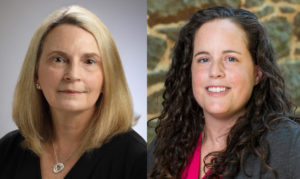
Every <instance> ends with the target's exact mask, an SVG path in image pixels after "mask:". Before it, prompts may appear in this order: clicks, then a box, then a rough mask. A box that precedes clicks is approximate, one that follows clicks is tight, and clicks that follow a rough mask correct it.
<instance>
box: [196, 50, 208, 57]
mask: <svg viewBox="0 0 300 179" xmlns="http://www.w3.org/2000/svg"><path fill="white" fill-rule="evenodd" d="M203 54H204V55H209V53H208V52H207V51H199V52H197V53H196V54H195V55H194V57H196V56H198V55H203Z"/></svg>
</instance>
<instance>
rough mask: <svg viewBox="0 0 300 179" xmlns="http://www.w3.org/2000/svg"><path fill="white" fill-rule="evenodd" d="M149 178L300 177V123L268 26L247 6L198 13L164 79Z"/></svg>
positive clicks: (179, 42)
mask: <svg viewBox="0 0 300 179" xmlns="http://www.w3.org/2000/svg"><path fill="white" fill-rule="evenodd" d="M163 99H164V101H163V111H162V113H161V115H160V116H159V117H158V126H157V127H156V130H155V131H156V134H157V137H156V138H155V139H154V140H153V142H152V143H151V144H150V146H149V149H148V161H147V162H148V172H149V176H150V178H155V179H157V178H159V179H166V178H176V179H177V178H178V179H179V178H181V179H200V178H202V179H208V178H209V179H212V178H240V179H242V178H295V179H296V178H300V173H299V169H298V168H299V165H300V154H299V151H300V125H299V119H297V118H296V117H295V116H294V106H293V105H292V103H291V102H290V101H289V98H288V95H287V94H286V92H285V85H284V81H283V78H282V77H281V74H280V71H279V69H278V66H277V64H276V60H275V57H274V52H273V48H272V45H271V43H270V40H269V38H268V35H267V34H266V32H265V30H264V27H263V26H262V24H261V23H260V22H258V20H257V18H256V16H255V15H254V14H253V13H251V12H248V11H246V10H243V9H233V8H224V7H212V8H209V9H203V10H200V11H198V12H196V13H195V14H194V15H193V16H192V17H191V19H190V21H189V22H188V23H187V24H186V25H185V26H184V27H183V28H182V29H181V31H180V33H179V37H178V40H177V42H176V44H175V47H174V51H173V56H172V64H171V67H170V70H169V72H168V74H167V78H166V81H165V91H164V93H163Z"/></svg>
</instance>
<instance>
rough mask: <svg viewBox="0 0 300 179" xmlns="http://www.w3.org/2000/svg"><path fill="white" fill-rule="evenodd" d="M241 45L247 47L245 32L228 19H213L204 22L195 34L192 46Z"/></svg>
mask: <svg viewBox="0 0 300 179" xmlns="http://www.w3.org/2000/svg"><path fill="white" fill-rule="evenodd" d="M212 43H214V46H217V45H220V46H222V45H223V46H242V47H245V48H246V47H247V44H248V39H247V35H246V32H245V31H244V30H243V29H242V28H241V27H240V26H239V25H238V24H236V23H235V22H233V21H232V20H230V19H215V20H212V21H209V22H206V23H204V24H203V25H202V26H201V27H200V28H199V29H198V30H197V31H196V34H195V39H194V47H199V46H201V47H205V46H208V45H210V44H212Z"/></svg>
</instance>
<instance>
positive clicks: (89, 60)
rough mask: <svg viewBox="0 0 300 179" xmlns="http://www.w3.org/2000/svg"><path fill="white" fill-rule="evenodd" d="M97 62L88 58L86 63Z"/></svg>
mask: <svg viewBox="0 0 300 179" xmlns="http://www.w3.org/2000/svg"><path fill="white" fill-rule="evenodd" d="M95 63H96V61H95V60H92V59H88V60H86V64H90V65H92V64H95Z"/></svg>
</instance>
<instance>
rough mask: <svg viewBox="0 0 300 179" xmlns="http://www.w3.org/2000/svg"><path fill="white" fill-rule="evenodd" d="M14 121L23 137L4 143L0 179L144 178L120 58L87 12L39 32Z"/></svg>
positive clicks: (70, 12) (55, 18)
mask: <svg viewBox="0 0 300 179" xmlns="http://www.w3.org/2000/svg"><path fill="white" fill-rule="evenodd" d="M13 119H14V121H15V123H16V125H17V126H18V128H19V130H17V131H13V132H11V133H9V134H7V135H6V136H5V137H3V138H2V139H1V140H0V178H116V179H122V178H124V179H125V178H128V179H132V178H146V145H145V141H144V140H143V139H142V138H141V137H140V136H139V135H138V134H137V133H136V132H134V131H133V130H132V129H131V125H132V123H133V122H134V121H133V109H132V103H131V98H130V94H129V90H128V87H127V84H126V79H125V76H124V72H123V69H122V65H121V61H120V57H119V55H118V51H117V49H116V46H115V43H114V41H113V38H112V37H111V35H110V32H109V31H108V29H107V28H106V27H105V25H104V24H103V23H102V22H101V21H100V20H99V19H98V18H97V17H96V16H95V15H94V14H93V13H91V12H90V11H88V10H86V9H84V8H82V7H79V6H70V7H68V8H62V9H59V10H58V11H56V12H54V13H53V14H52V15H50V16H49V17H48V18H47V19H46V20H45V21H44V22H43V23H42V24H41V26H40V27H39V28H38V29H37V31H36V32H35V34H34V36H33V38H32V40H31V42H30V45H29V48H28V51H27V55H26V57H25V60H24V64H23V67H22V70H21V73H20V76H19V80H18V83H17V86H16V89H15V95H14V103H13Z"/></svg>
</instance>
